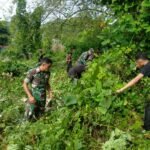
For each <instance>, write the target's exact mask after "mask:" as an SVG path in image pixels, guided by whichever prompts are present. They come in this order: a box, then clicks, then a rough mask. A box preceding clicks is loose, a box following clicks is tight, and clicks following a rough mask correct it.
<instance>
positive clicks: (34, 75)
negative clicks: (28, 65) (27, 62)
mask: <svg viewBox="0 0 150 150" xmlns="http://www.w3.org/2000/svg"><path fill="white" fill-rule="evenodd" d="M49 78H50V72H41V71H40V69H39V68H38V67H37V68H34V69H31V70H29V71H28V73H27V76H26V78H25V79H24V81H25V82H26V83H31V85H32V88H46V87H47V85H48V82H49Z"/></svg>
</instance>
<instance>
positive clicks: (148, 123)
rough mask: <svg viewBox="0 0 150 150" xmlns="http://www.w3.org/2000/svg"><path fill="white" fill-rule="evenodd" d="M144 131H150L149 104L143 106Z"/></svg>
mask: <svg viewBox="0 0 150 150" xmlns="http://www.w3.org/2000/svg"><path fill="white" fill-rule="evenodd" d="M143 127H144V129H145V130H150V103H146V105H145V116H144V126H143Z"/></svg>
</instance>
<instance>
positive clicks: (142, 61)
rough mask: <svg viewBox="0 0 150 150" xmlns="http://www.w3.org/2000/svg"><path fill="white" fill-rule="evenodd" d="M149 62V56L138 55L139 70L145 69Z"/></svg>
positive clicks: (144, 54)
mask: <svg viewBox="0 0 150 150" xmlns="http://www.w3.org/2000/svg"><path fill="white" fill-rule="evenodd" d="M148 61H149V58H148V56H147V55H146V53H138V54H137V55H136V65H137V67H138V68H141V67H143V66H144V65H145V64H146V63H147V62H148Z"/></svg>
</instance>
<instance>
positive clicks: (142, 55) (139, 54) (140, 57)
mask: <svg viewBox="0 0 150 150" xmlns="http://www.w3.org/2000/svg"><path fill="white" fill-rule="evenodd" d="M135 59H136V60H138V59H143V60H149V57H148V55H147V54H146V53H143V52H139V53H138V54H137V55H136V57H135Z"/></svg>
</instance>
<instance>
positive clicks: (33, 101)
mask: <svg viewBox="0 0 150 150" xmlns="http://www.w3.org/2000/svg"><path fill="white" fill-rule="evenodd" d="M29 102H30V103H31V104H35V103H36V101H35V98H34V97H33V96H30V97H29Z"/></svg>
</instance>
